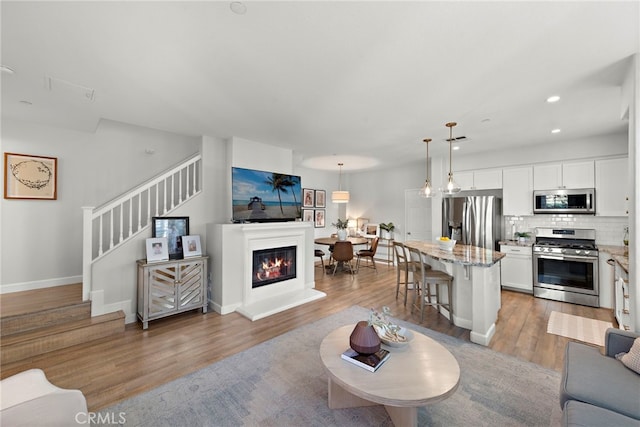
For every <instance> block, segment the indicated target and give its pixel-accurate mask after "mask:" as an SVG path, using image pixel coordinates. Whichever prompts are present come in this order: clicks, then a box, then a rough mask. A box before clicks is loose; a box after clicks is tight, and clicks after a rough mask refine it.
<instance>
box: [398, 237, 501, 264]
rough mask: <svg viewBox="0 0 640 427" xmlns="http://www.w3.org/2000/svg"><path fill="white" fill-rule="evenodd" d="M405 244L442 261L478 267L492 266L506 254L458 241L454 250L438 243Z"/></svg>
mask: <svg viewBox="0 0 640 427" xmlns="http://www.w3.org/2000/svg"><path fill="white" fill-rule="evenodd" d="M404 244H405V246H408V247H412V248H416V249H418V250H419V251H420V252H422V253H424V254H425V255H427V256H429V257H431V258H433V259H435V260H438V261H442V262H450V263H452V264H460V265H471V266H476V267H491V266H492V265H494V264H495V263H497V262H498V261H500V260H501V259H502V258H504V257H505V254H503V253H501V252H498V251H492V250H491V249H484V248H479V247H477V246H470V245H462V244H460V243H456V245H455V246H454V247H453V250H452V251H443V250H442V249H440V246H439V245H438V244H437V243H432V242H422V241H418V240H410V241H408V242H404Z"/></svg>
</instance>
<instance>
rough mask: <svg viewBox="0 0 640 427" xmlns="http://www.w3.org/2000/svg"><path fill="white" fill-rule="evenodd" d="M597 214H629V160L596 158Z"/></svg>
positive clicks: (624, 158)
mask: <svg viewBox="0 0 640 427" xmlns="http://www.w3.org/2000/svg"><path fill="white" fill-rule="evenodd" d="M595 171H596V215H598V216H628V215H629V207H628V200H629V174H628V171H629V160H628V159H627V158H626V157H623V158H617V159H605V160H596V162H595Z"/></svg>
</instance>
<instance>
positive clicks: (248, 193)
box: [232, 167, 302, 222]
mask: <svg viewBox="0 0 640 427" xmlns="http://www.w3.org/2000/svg"><path fill="white" fill-rule="evenodd" d="M232 181H233V191H232V193H233V219H234V220H236V221H244V220H247V221H257V222H259V221H269V220H284V221H286V220H289V221H291V220H294V219H296V218H300V215H301V212H302V206H301V202H299V201H298V200H301V199H300V198H299V197H298V195H299V194H301V193H302V187H301V180H300V177H299V176H295V175H288V174H283V173H277V172H265V171H258V170H252V169H243V168H236V167H234V168H232Z"/></svg>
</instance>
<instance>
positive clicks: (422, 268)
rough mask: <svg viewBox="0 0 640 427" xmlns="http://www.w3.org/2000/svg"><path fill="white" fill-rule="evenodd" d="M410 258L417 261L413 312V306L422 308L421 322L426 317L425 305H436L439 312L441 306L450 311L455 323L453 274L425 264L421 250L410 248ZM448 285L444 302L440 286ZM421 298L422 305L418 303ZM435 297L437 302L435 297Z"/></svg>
mask: <svg viewBox="0 0 640 427" xmlns="http://www.w3.org/2000/svg"><path fill="white" fill-rule="evenodd" d="M409 258H410V260H411V261H412V262H415V263H416V266H417V268H416V269H415V272H414V275H413V282H414V287H417V289H416V292H415V293H414V296H413V305H412V306H411V312H413V308H414V307H416V308H418V307H419V308H420V322H422V321H423V319H424V306H425V305H431V306H434V307H435V308H436V309H437V310H438V312H440V307H442V308H444V309H445V310H447V311H448V312H449V322H450V323H451V324H453V276H450V275H449V274H447V273H445V272H444V271H440V270H434V269H432V268H430V267H429V266H428V265H427V264H425V262H424V259H423V257H422V254H421V253H420V251H419V250H417V249H414V248H409ZM431 285H433V286H434V288H435V289H434V291H435V292H433V291H432V289H431ZM442 286H446V288H447V302H442V298H441V297H440V287H442ZM418 297H419V298H420V305H418V301H417V298H418ZM434 297H435V302H434V300H433V298H434Z"/></svg>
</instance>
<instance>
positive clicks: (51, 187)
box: [4, 153, 58, 200]
mask: <svg viewBox="0 0 640 427" xmlns="http://www.w3.org/2000/svg"><path fill="white" fill-rule="evenodd" d="M57 185H58V159H57V158H56V157H44V156H31V155H29V154H16V153H4V198H5V199H32V200H56V199H57V197H58V192H57Z"/></svg>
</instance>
